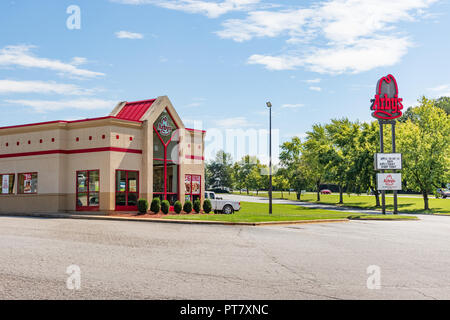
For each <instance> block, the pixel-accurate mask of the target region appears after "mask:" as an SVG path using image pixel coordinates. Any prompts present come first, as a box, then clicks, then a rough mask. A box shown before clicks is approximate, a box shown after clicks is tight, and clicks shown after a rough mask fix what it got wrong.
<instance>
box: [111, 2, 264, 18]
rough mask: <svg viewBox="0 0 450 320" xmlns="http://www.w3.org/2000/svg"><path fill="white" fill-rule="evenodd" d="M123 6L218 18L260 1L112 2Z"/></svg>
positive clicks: (242, 9)
mask: <svg viewBox="0 0 450 320" xmlns="http://www.w3.org/2000/svg"><path fill="white" fill-rule="evenodd" d="M112 1H113V2H118V3H123V4H134V5H139V4H152V5H156V6H158V7H162V8H166V9H171V10H178V11H184V12H188V13H199V14H203V15H206V16H207V17H209V18H217V17H219V16H221V15H223V14H226V13H228V12H231V11H245V10H250V9H251V8H255V5H256V4H258V3H259V2H260V0H224V1H203V0H112Z"/></svg>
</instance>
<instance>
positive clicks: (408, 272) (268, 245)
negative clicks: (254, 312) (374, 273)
mask: <svg viewBox="0 0 450 320" xmlns="http://www.w3.org/2000/svg"><path fill="white" fill-rule="evenodd" d="M421 218H422V219H423V220H421V221H402V222H400V221H378V222H377V221H351V222H346V223H323V224H303V225H285V226H270V227H269V226H266V227H235V226H217V225H186V224H168V223H145V222H122V221H93V220H72V219H48V218H18V217H0V298H2V299H450V273H449V272H448V271H449V266H450V217H437V216H421ZM74 264H75V265H78V266H79V267H80V270H81V277H80V289H79V290H69V289H67V285H66V281H67V278H68V277H69V275H68V274H66V270H67V267H68V266H69V265H74ZM370 265H377V266H379V268H380V280H381V282H380V285H381V288H380V289H368V288H367V279H368V277H369V276H370V275H368V274H367V268H368V266H370Z"/></svg>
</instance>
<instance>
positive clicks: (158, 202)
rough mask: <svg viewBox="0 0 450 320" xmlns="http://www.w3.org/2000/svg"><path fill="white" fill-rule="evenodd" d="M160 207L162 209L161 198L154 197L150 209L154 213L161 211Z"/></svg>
mask: <svg viewBox="0 0 450 320" xmlns="http://www.w3.org/2000/svg"><path fill="white" fill-rule="evenodd" d="M160 209H161V199H160V198H153V200H152V204H151V205H150V211H151V212H154V213H159V210H160Z"/></svg>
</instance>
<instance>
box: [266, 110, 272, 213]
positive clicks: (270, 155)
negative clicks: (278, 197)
mask: <svg viewBox="0 0 450 320" xmlns="http://www.w3.org/2000/svg"><path fill="white" fill-rule="evenodd" d="M266 105H267V107H268V108H269V214H272V103H270V101H268V102H267V103H266Z"/></svg>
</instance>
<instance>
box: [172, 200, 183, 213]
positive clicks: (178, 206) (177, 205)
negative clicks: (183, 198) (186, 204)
mask: <svg viewBox="0 0 450 320" xmlns="http://www.w3.org/2000/svg"><path fill="white" fill-rule="evenodd" d="M181 209H182V206H181V202H180V201H179V200H177V201H175V203H174V205H173V210H175V213H180V212H181Z"/></svg>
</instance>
